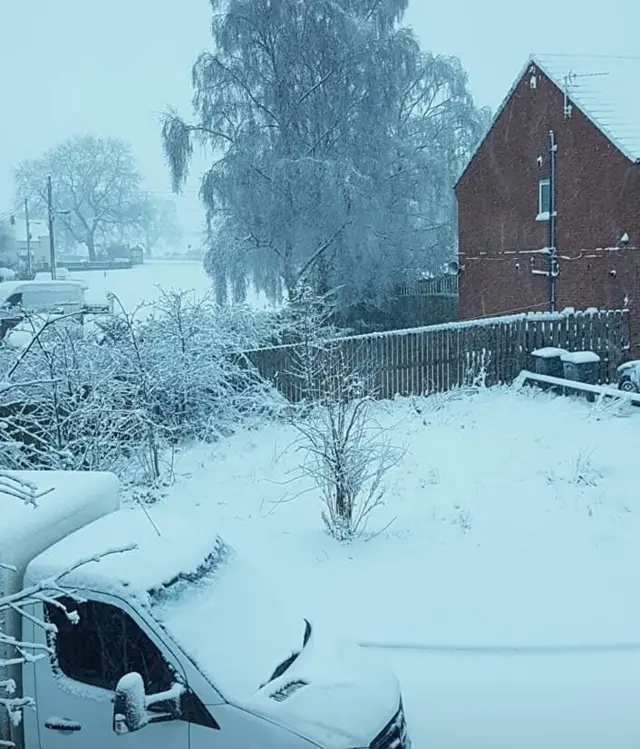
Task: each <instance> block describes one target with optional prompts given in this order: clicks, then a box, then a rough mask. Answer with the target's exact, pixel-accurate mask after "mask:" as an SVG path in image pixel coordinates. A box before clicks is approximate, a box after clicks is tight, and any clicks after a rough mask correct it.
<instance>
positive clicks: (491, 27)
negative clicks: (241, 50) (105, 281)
mask: <svg viewBox="0 0 640 749" xmlns="http://www.w3.org/2000/svg"><path fill="white" fill-rule="evenodd" d="M209 19H210V6H209V2H208V0H108V2H106V1H105V0H0V83H1V85H0V214H2V213H3V212H5V211H7V210H9V209H10V208H11V207H12V205H13V184H12V176H11V175H12V170H13V168H14V167H15V165H16V164H17V162H18V161H19V160H21V159H24V158H33V157H37V156H39V155H40V154H41V153H42V152H43V151H44V150H46V149H47V148H49V147H51V146H52V145H54V144H55V143H56V142H58V141H60V140H62V139H64V138H66V137H68V136H71V135H74V134H80V133H87V132H93V133H96V134H100V135H115V136H120V137H123V138H125V139H127V140H129V141H130V142H131V143H132V145H133V148H134V150H135V154H136V157H137V158H138V162H139V165H140V169H141V171H142V172H143V174H144V176H145V178H146V180H147V184H148V187H149V189H151V190H152V191H154V192H156V193H157V194H158V195H163V194H166V195H169V194H170V188H169V180H168V176H167V171H166V167H165V164H164V161H163V158H162V153H161V149H160V138H159V127H158V123H157V117H158V114H159V113H160V112H161V111H162V110H163V109H164V108H165V106H166V105H167V104H169V103H171V104H174V105H176V106H177V107H178V108H179V109H181V110H182V111H183V112H185V113H186V114H189V101H190V94H191V89H190V77H189V76H190V67H191V65H192V63H193V62H194V60H195V57H196V55H197V53H198V52H199V51H200V50H202V49H204V48H205V47H207V46H208V43H209V39H210V37H209V30H208V26H209ZM406 21H407V23H409V24H410V25H412V26H413V27H414V29H415V31H416V32H417V33H418V36H419V37H420V40H421V42H422V45H423V47H424V48H426V49H430V50H432V51H434V52H437V53H445V54H451V55H457V56H459V57H460V58H461V60H462V64H463V65H464V67H465V68H466V69H467V71H468V73H469V80H470V85H471V90H472V92H473V94H474V96H475V98H476V100H477V102H478V103H479V104H483V105H484V104H487V105H489V106H491V108H492V109H495V108H496V107H497V106H498V105H499V104H500V102H501V101H502V99H503V97H504V95H505V93H506V92H507V90H508V89H509V87H510V85H511V83H512V82H513V79H514V78H515V76H516V75H517V74H518V72H519V71H520V68H521V67H522V66H523V65H524V63H525V62H526V58H527V55H528V54H529V53H530V52H532V51H536V52H580V53H596V54H620V55H625V54H626V55H629V54H640V44H639V42H638V29H639V28H640V0H608V2H607V3H606V4H604V5H603V4H600V3H598V4H595V3H592V2H590V0H553V2H552V1H550V0H538V2H532V3H515V2H514V0H438V1H437V2H435V1H434V2H431V0H410V9H409V12H408V15H407V18H406ZM630 95H634V96H637V91H634V92H633V94H631V92H630ZM195 185H196V180H195V179H194V180H192V185H191V187H190V188H189V190H188V196H187V198H186V199H183V200H181V201H180V204H181V205H180V210H181V215H182V218H183V223H184V224H192V225H193V226H196V225H197V224H198V223H199V222H200V220H201V211H200V209H199V207H198V204H197V199H196V195H195V193H196V187H195ZM185 228H187V227H185Z"/></svg>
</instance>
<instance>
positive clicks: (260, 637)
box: [0, 472, 410, 749]
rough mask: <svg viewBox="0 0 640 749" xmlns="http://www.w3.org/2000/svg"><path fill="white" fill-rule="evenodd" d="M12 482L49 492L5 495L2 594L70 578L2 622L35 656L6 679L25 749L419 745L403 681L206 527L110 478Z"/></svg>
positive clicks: (58, 475) (15, 734)
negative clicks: (303, 611) (295, 605)
mask: <svg viewBox="0 0 640 749" xmlns="http://www.w3.org/2000/svg"><path fill="white" fill-rule="evenodd" d="M14 475H17V476H21V477H24V478H26V479H28V480H31V481H34V482H37V484H38V486H40V487H43V488H48V487H52V488H53V491H51V492H50V493H49V494H46V495H45V496H43V497H42V498H41V499H40V500H39V506H38V507H36V508H33V507H31V506H26V505H22V504H20V505H18V500H17V499H15V498H13V497H8V496H3V495H1V494H0V562H2V563H4V564H5V565H6V564H10V565H13V566H14V567H15V568H16V569H17V571H18V572H17V574H13V573H11V572H9V571H8V570H5V571H4V573H3V572H2V567H0V575H3V578H2V579H3V583H4V584H3V588H2V589H3V590H4V593H5V594H6V593H8V592H12V591H15V590H16V589H18V588H19V586H21V585H23V584H24V585H26V586H30V585H35V584H37V583H39V582H40V581H42V580H53V579H54V578H57V577H58V576H60V575H61V574H62V573H64V572H65V571H66V570H72V571H71V572H70V573H69V574H67V575H64V576H63V577H62V578H60V582H59V585H58V586H56V585H53V584H52V585H51V586H50V588H49V589H48V590H47V592H46V596H44V600H34V601H33V602H32V603H31V604H30V605H29V606H28V608H27V614H28V616H27V617H20V616H19V615H18V614H17V613H16V612H15V611H14V610H12V609H10V610H9V611H8V612H5V615H6V622H5V625H4V626H5V630H6V632H7V633H8V634H10V635H12V636H14V637H16V638H17V639H21V640H22V641H24V642H29V643H34V644H35V646H36V648H37V649H38V650H37V651H36V652H38V653H40V655H41V657H40V658H38V659H36V660H34V661H33V662H29V663H27V664H25V665H22V666H14V667H13V669H12V672H11V673H9V674H5V675H3V674H2V673H1V672H0V683H1V682H2V681H3V679H6V678H7V676H9V677H12V678H14V679H15V680H16V682H17V683H18V684H19V685H20V686H19V692H18V693H19V694H20V693H22V694H24V695H26V696H32V697H34V698H35V708H34V709H26V710H25V712H24V719H23V721H22V723H21V724H20V725H19V726H14V727H13V729H12V730H11V733H12V736H11V738H12V740H13V741H14V742H16V743H17V745H18V747H25V749H61V748H62V747H64V748H65V749H68V748H69V747H82V749H85V748H86V747H91V746H95V747H99V749H112V747H113V748H114V749H115V748H116V747H129V748H130V749H138V747H140V749H142V748H144V749H212V747H215V748H216V749H252V748H255V749H311V748H312V747H316V748H318V747H322V748H323V749H362V748H364V747H367V748H368V749H407V748H408V747H409V746H410V741H409V738H408V735H407V729H406V724H405V719H404V713H403V708H402V701H401V695H400V689H399V685H398V682H397V680H396V678H395V677H394V676H393V675H392V674H390V673H388V672H386V671H385V670H384V669H382V668H381V667H380V666H379V665H377V664H376V663H375V661H372V660H370V659H369V656H367V655H366V654H365V653H364V651H362V650H361V649H360V648H358V647H357V646H355V645H350V644H347V643H345V642H342V641H340V640H339V639H338V638H336V637H334V636H331V635H330V634H329V633H328V632H324V631H322V630H321V629H319V628H316V627H315V626H314V624H313V622H312V621H310V620H306V619H304V618H302V617H300V616H299V615H298V614H297V613H296V612H295V611H293V610H292V609H291V608H290V607H289V606H288V605H287V604H285V603H283V602H282V601H281V600H279V599H278V598H277V597H276V596H274V595H273V593H272V592H270V590H269V587H268V586H267V585H265V584H264V582H263V581H261V580H260V579H259V578H258V577H256V574H255V573H254V571H253V570H251V569H249V568H248V567H247V566H246V565H245V564H244V562H243V561H242V560H241V559H239V558H238V557H237V555H236V554H235V553H234V551H233V550H232V549H231V548H230V547H229V546H228V545H227V544H226V543H225V542H224V540H223V539H221V538H220V537H219V536H218V534H217V533H216V530H215V528H213V527H212V526H211V518H210V516H208V515H206V514H204V513H203V514H202V516H200V515H199V514H198V511H195V512H192V511H191V510H190V511H189V512H188V513H186V512H185V513H183V514H182V515H180V514H178V513H177V512H176V511H175V508H172V507H166V506H158V507H156V508H152V509H151V511H150V515H147V514H146V513H145V512H144V511H143V510H142V509H141V508H134V509H129V508H120V506H119V500H118V482H117V479H116V478H115V477H114V476H112V475H111V474H104V473H93V474H79V473H74V472H66V473H63V472H25V473H20V474H14ZM132 544H136V548H135V549H134V550H130V551H125V552H118V553H113V554H109V555H108V556H105V557H103V558H101V559H100V561H93V562H88V563H87V564H83V565H81V566H77V564H78V562H79V561H80V560H83V559H92V558H93V559H95V558H96V556H98V555H100V554H101V553H102V552H105V551H108V550H109V549H116V548H119V549H121V548H123V547H127V546H130V545H132ZM39 620H44V621H45V622H46V623H47V628H46V629H44V630H43V629H42V628H41V627H40V626H39V625H38V624H37V622H38V621H39ZM56 630H57V634H56ZM4 655H5V657H6V655H7V654H6V653H5V654H4ZM2 657H3V653H2V652H1V651H0V660H1V659H2ZM5 730H6V728H5ZM0 738H5V739H6V738H8V736H6V735H5V736H4V737H3V736H1V735H0Z"/></svg>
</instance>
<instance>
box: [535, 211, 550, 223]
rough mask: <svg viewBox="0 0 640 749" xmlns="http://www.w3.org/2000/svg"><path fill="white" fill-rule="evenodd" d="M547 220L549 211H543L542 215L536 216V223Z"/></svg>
mask: <svg viewBox="0 0 640 749" xmlns="http://www.w3.org/2000/svg"><path fill="white" fill-rule="evenodd" d="M548 220H549V211H545V212H544V213H539V214H538V215H537V216H536V221H548Z"/></svg>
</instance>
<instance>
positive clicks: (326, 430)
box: [292, 344, 403, 541]
mask: <svg viewBox="0 0 640 749" xmlns="http://www.w3.org/2000/svg"><path fill="white" fill-rule="evenodd" d="M365 366H366V365H365ZM370 371H371V370H369V372H370ZM310 382H311V383H312V384H311V385H310V386H309V389H308V390H307V391H306V393H305V394H306V396H307V398H306V400H305V401H304V402H303V405H302V406H300V407H298V408H297V409H294V410H293V412H292V413H293V425H294V427H295V428H296V430H297V431H298V433H299V435H300V436H299V438H298V440H297V441H296V443H295V446H296V449H298V450H299V451H300V452H301V453H302V456H303V457H302V461H301V463H300V467H299V471H300V473H301V474H303V475H305V476H307V477H309V478H311V479H312V481H313V482H314V484H315V485H316V486H317V488H318V489H319V490H320V493H321V497H322V502H323V511H322V519H323V522H324V524H325V527H326V529H327V531H328V533H329V534H330V535H332V536H333V537H334V538H337V539H338V540H341V541H348V540H351V539H353V538H355V537H357V536H359V535H362V534H363V533H364V532H365V531H366V527H367V522H368V520H369V517H370V515H371V513H372V512H373V511H374V510H375V509H376V508H377V507H379V506H380V505H381V504H382V501H383V497H384V493H385V487H384V481H383V480H384V478H385V476H386V474H387V473H388V471H389V470H390V469H391V468H392V467H393V466H395V465H397V463H398V462H399V461H400V460H401V458H402V456H403V451H402V450H401V449H399V448H398V447H395V446H393V445H392V444H391V442H390V441H389V439H388V438H387V437H386V435H385V430H384V429H383V428H382V427H381V425H380V424H379V423H378V422H377V421H376V419H375V414H374V406H375V401H374V400H373V397H372V391H373V386H372V383H371V377H370V376H367V375H362V374H361V372H360V368H359V367H358V366H357V365H355V364H354V362H352V361H351V360H350V359H349V358H348V357H347V355H346V354H345V352H344V350H342V349H341V348H340V347H339V346H331V345H330V344H326V345H325V346H324V347H323V348H322V355H321V356H318V357H317V358H316V359H315V360H314V369H313V371H312V377H311V378H310Z"/></svg>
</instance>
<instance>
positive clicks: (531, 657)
mask: <svg viewBox="0 0 640 749" xmlns="http://www.w3.org/2000/svg"><path fill="white" fill-rule="evenodd" d="M529 392H530V391H525V392H524V393H515V392H512V391H509V390H508V389H492V390H489V391H486V390H485V391H480V392H478V393H477V394H475V395H470V396H468V395H461V394H460V393H454V394H449V395H444V396H440V395H438V396H431V397H429V398H411V399H398V400H397V401H395V402H394V403H389V402H387V403H380V404H378V405H377V407H376V413H377V418H378V419H379V421H380V423H381V424H383V425H384V426H385V427H386V428H388V430H389V434H390V435H391V436H392V438H393V440H394V442H395V443H396V444H399V445H405V446H406V448H407V453H406V456H405V458H404V460H403V462H402V464H401V465H400V466H398V468H396V469H394V470H393V472H392V473H391V474H390V475H389V482H388V493H387V501H386V505H385V507H384V508H382V509H381V510H380V511H378V512H377V513H376V514H375V515H373V516H372V518H371V524H370V528H369V530H370V531H371V535H370V536H369V537H368V538H367V539H362V540H359V541H357V542H355V543H353V544H351V545H348V546H344V545H340V544H338V543H337V542H335V541H333V540H332V539H330V538H329V537H328V536H327V535H326V534H325V533H324V532H323V530H322V524H321V521H320V504H319V499H318V496H317V493H316V492H315V490H313V489H312V487H310V486H309V484H308V480H307V479H301V478H298V477H297V476H296V466H297V464H298V463H299V460H300V455H299V454H298V453H297V452H296V450H295V449H294V448H292V447H291V443H292V442H293V440H294V439H295V432H294V431H293V430H292V429H291V428H290V427H288V426H286V425H284V424H271V425H266V426H264V427H262V428H261V429H258V430H246V431H242V432H239V433H238V434H236V435H235V436H234V437H232V438H230V439H228V440H226V441H224V442H221V443H219V444H217V445H214V446H209V447H199V448H197V449H191V450H188V451H185V452H183V453H182V454H181V455H180V456H179V458H178V463H177V479H178V480H177V482H176V484H175V485H174V486H173V487H172V488H171V489H170V491H169V496H168V497H167V498H166V499H165V500H163V502H166V503H171V504H173V505H174V506H175V507H176V509H179V511H180V512H181V513H188V511H189V507H190V506H193V505H194V504H198V505H200V506H201V507H203V506H204V507H208V508H209V510H210V512H211V516H212V522H215V524H216V525H217V527H218V528H219V529H220V533H221V535H222V536H223V537H224V538H225V539H226V540H227V541H229V542H230V543H231V544H232V545H233V546H234V547H235V548H236V550H237V551H238V552H240V554H241V555H243V556H244V558H246V559H247V560H248V561H250V562H252V563H254V564H256V565H258V566H259V567H260V569H261V571H262V572H263V573H264V574H266V575H269V576H270V577H271V579H272V580H273V581H275V582H276V583H277V584H278V585H279V586H280V587H281V588H282V590H283V591H285V592H286V593H288V595H290V596H292V597H294V598H295V599H296V602H297V604H298V605H300V606H302V607H303V609H304V610H305V612H308V615H309V616H310V617H311V618H313V620H314V623H315V624H316V626H321V625H322V624H323V623H324V624H326V625H328V626H331V627H334V626H338V627H340V628H341V629H342V630H343V631H345V633H346V634H347V635H348V636H349V637H350V638H352V639H355V640H356V641H358V642H361V643H363V644H369V645H375V644H378V645H383V646H398V645H401V646H412V645H415V646H418V647H421V646H430V647H433V646H437V647H440V648H443V649H444V652H429V651H427V652H419V651H410V650H396V649H387V648H382V649H379V650H375V649H372V650H371V652H375V653H377V654H378V657H380V658H382V659H385V660H387V661H389V662H391V664H392V665H393V666H394V667H395V668H396V670H397V671H398V674H399V676H400V678H401V681H402V682H403V685H404V688H405V692H406V695H407V696H406V702H407V711H408V717H409V720H410V721H411V722H412V724H413V726H412V727H413V733H414V738H415V740H416V741H415V743H416V747H417V749H422V747H423V746H424V747H427V746H429V747H436V749H440V748H441V749H452V748H454V747H461V748H462V747H468V746H470V745H473V746H474V747H475V749H479V748H480V747H487V749H489V747H492V748H494V749H495V748H496V747H502V746H504V747H508V746H514V745H516V746H518V747H520V749H526V747H532V748H533V747H539V746H542V745H544V746H546V747H549V748H551V747H558V748H560V747H566V746H580V747H581V749H590V748H591V747H593V748H594V749H595V747H602V746H604V745H609V746H616V747H617V748H622V747H631V746H637V742H638V741H640V717H638V710H637V705H638V704H640V644H639V645H638V650H637V651H630V652H626V651H624V650H623V651H622V652H615V651H613V652H609V651H607V650H605V651H604V652H598V651H595V652H588V651H580V650H578V651H577V652H571V651H570V650H569V651H568V652H564V653H562V652H554V649H555V648H562V647H568V648H575V647H576V646H578V647H586V648H589V647H590V646H595V647H596V648H597V647H605V648H607V647H609V646H611V645H622V646H625V645H630V644H633V643H640V603H639V601H638V596H637V588H638V570H639V569H640V546H639V545H638V543H637V538H638V531H639V530H640V528H639V518H640V515H639V513H640V500H639V498H638V494H637V492H636V491H635V489H634V487H635V486H636V482H637V479H636V454H637V444H638V437H639V436H640V433H639V430H640V421H639V420H638V418H639V417H640V413H638V412H637V410H635V409H633V408H632V407H624V408H623V409H622V410H620V408H619V407H613V406H611V405H610V406H608V407H606V408H605V407H603V406H602V405H600V404H594V405H590V404H588V403H586V402H585V401H584V400H579V399H565V398H561V397H554V396H551V395H548V394H538V395H537V396H535V397H533V396H532V395H531V394H528V393H529ZM151 512H152V514H153V509H152V510H151ZM451 646H452V647H454V648H456V647H471V648H476V649H478V648H479V649H480V650H481V649H482V648H492V647H498V648H505V647H506V648H515V649H517V648H524V649H525V650H524V652H521V653H519V654H518V653H509V652H507V653H504V652H497V653H491V652H489V653H484V654H482V653H481V652H472V653H456V652H448V651H447V648H449V647H451ZM532 648H533V649H534V650H535V648H543V649H544V648H546V649H547V650H546V651H545V650H543V651H542V652H540V653H535V652H531V649H532Z"/></svg>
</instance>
